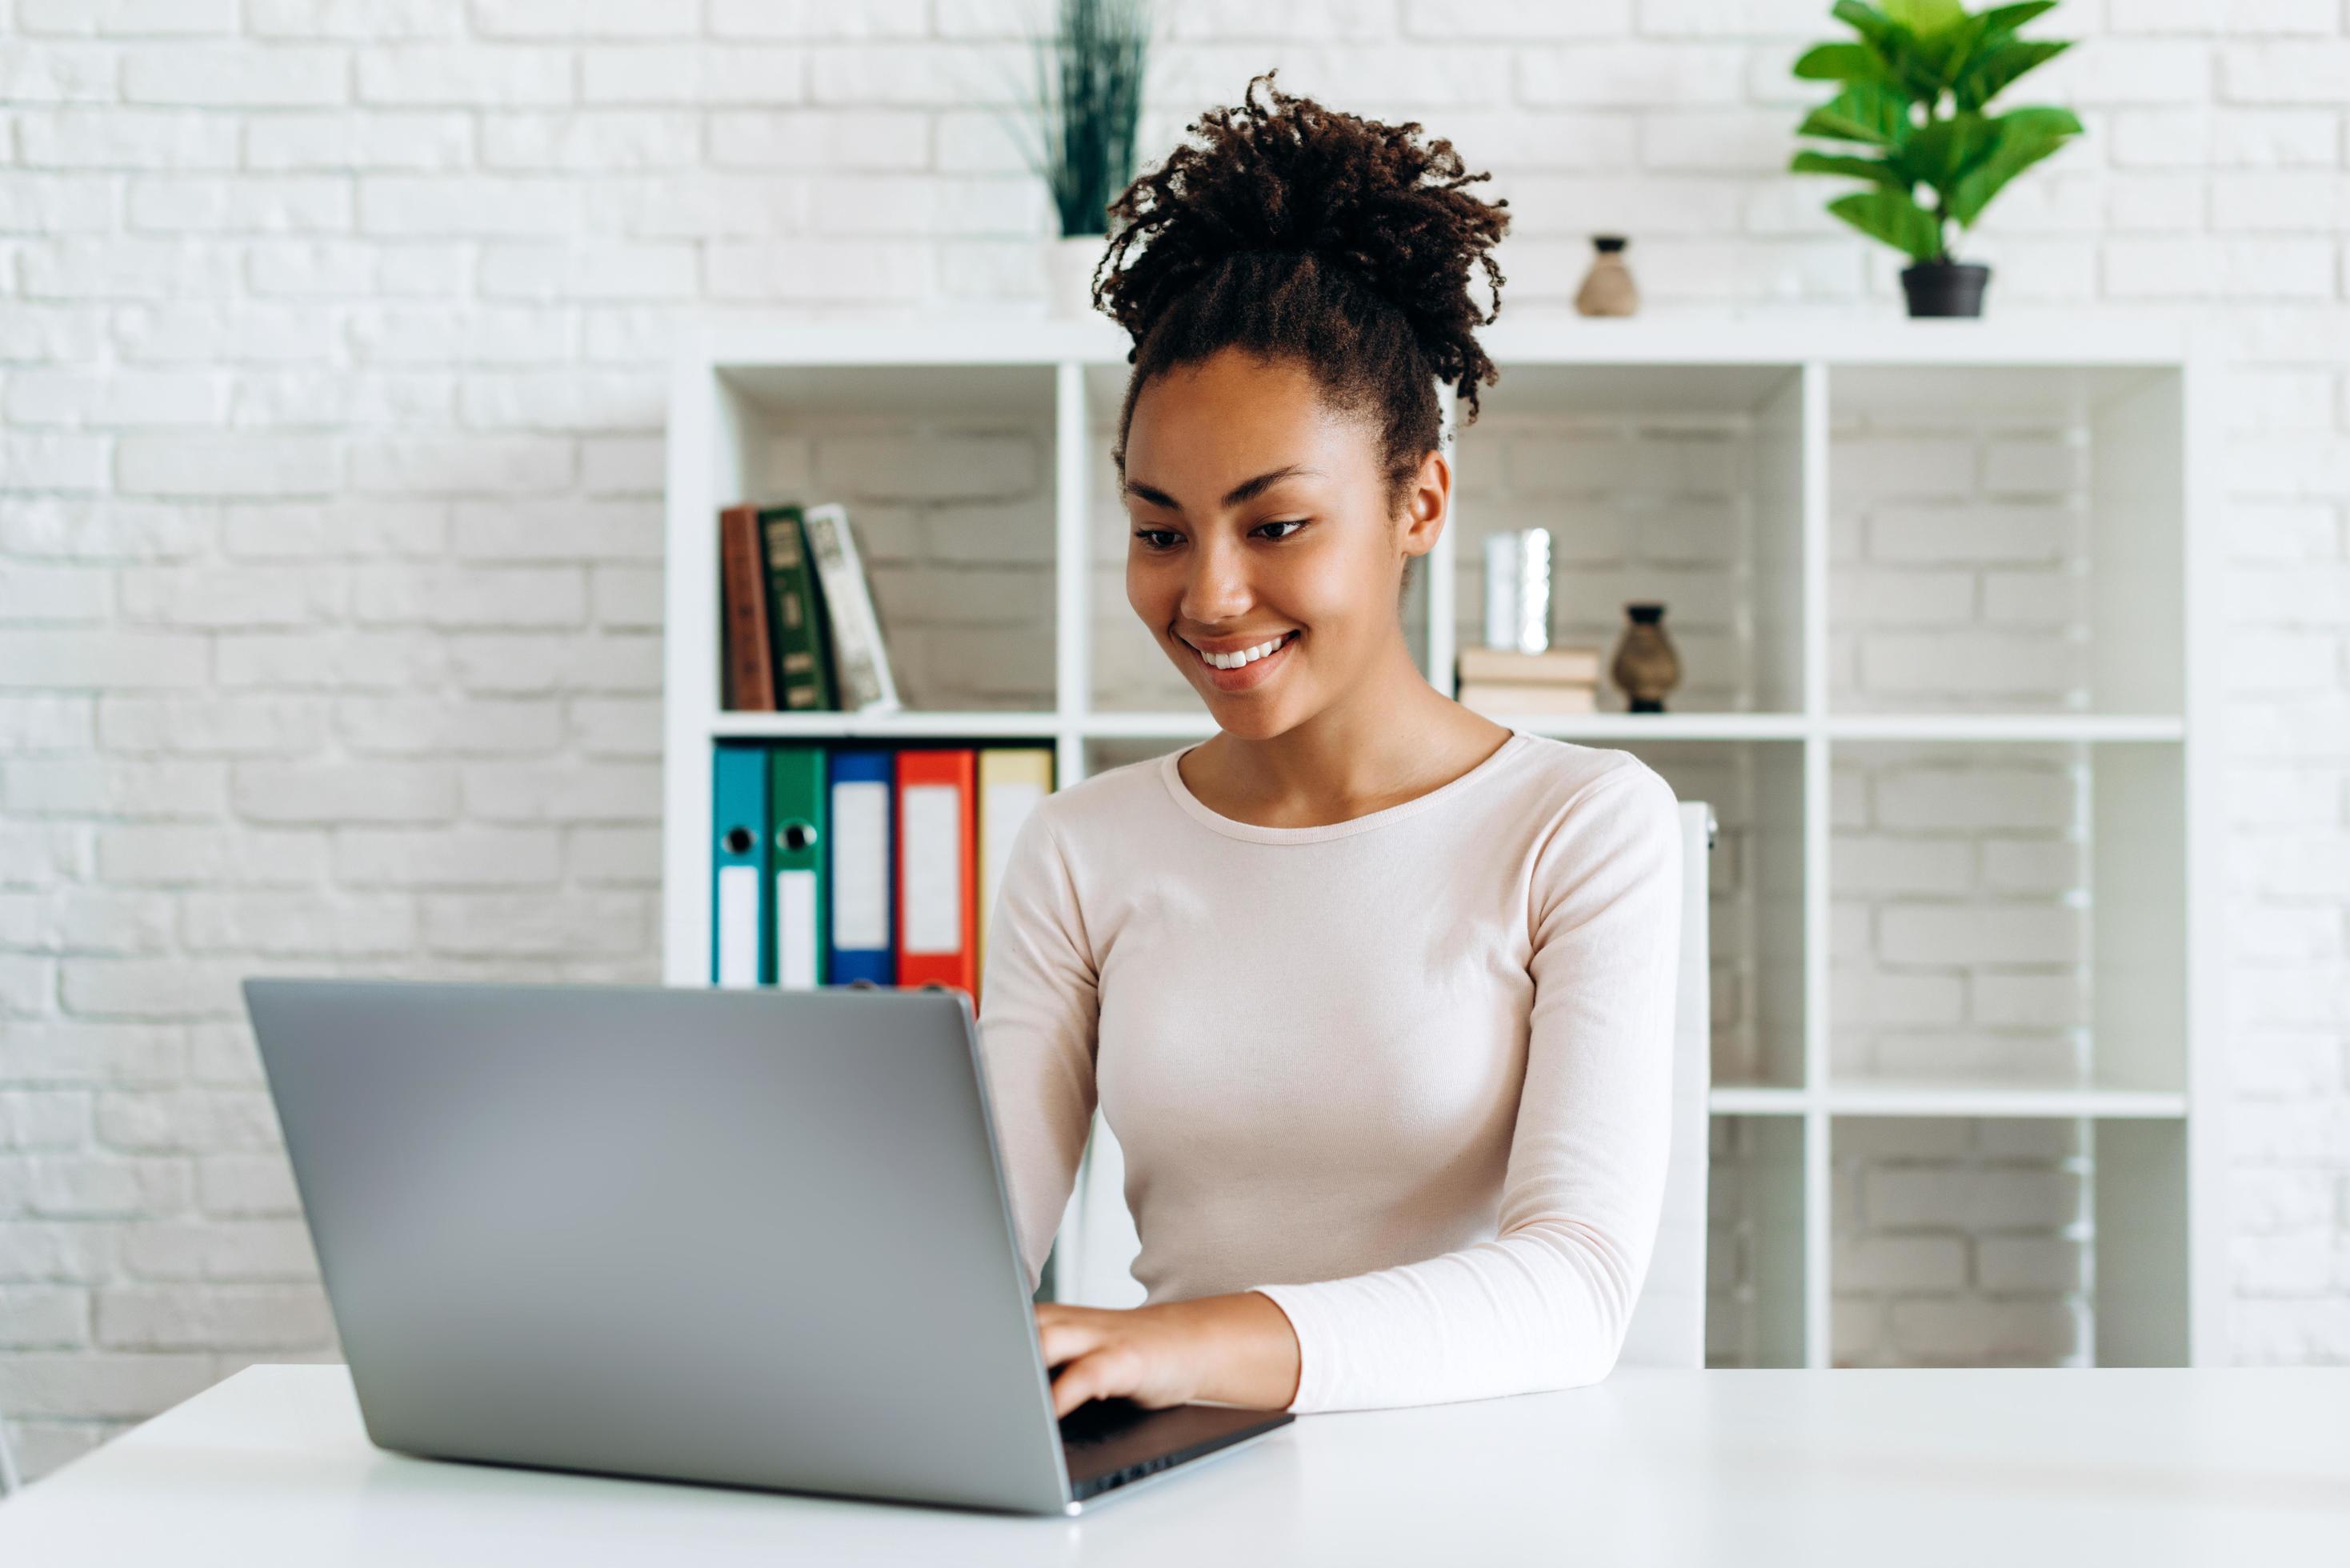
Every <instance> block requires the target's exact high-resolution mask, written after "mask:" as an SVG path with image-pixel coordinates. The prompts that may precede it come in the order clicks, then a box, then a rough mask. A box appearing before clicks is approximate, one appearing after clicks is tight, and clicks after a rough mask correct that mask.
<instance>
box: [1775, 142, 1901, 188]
mask: <svg viewBox="0 0 2350 1568" xmlns="http://www.w3.org/2000/svg"><path fill="white" fill-rule="evenodd" d="M1787 172H1788V173H1790V174H1848V175H1850V176H1851V177H1852V178H1854V179H1856V180H1866V181H1867V182H1870V183H1871V184H1874V185H1885V186H1889V187H1891V188H1892V189H1894V190H1896V191H1907V190H1908V189H1909V186H1908V182H1907V181H1905V180H1903V179H1902V178H1901V174H1900V171H1898V170H1897V169H1895V168H1894V167H1893V165H1892V164H1890V163H1887V162H1885V161H1882V160H1881V159H1876V158H1851V157H1847V156H1846V155H1845V154H1843V153H1841V152H1809V151H1805V152H1798V153H1796V154H1795V156H1794V160H1793V161H1791V162H1789V163H1788V165H1787Z"/></svg>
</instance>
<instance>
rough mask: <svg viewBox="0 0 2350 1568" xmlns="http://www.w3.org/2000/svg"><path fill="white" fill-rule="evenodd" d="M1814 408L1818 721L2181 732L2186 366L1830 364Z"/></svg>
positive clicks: (2183, 629)
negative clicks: (2040, 723) (1824, 658)
mask: <svg viewBox="0 0 2350 1568" xmlns="http://www.w3.org/2000/svg"><path fill="white" fill-rule="evenodd" d="M1827 400H1828V408H1829V431H1828V457H1827V473H1826V493H1827V499H1828V542H1829V548H1828V568H1829V570H1828V577H1829V583H1828V606H1827V642H1828V669H1827V675H1828V701H1829V706H1830V709H1831V711H1835V712H1836V713H1837V714H1839V715H1841V714H1847V713H1850V714H1866V713H1895V712H1899V713H1912V714H1930V713H1933V712H1937V711H1952V712H1966V713H1970V714H1974V715H1977V716H1984V715H1995V714H1998V713H2002V712H2009V713H2016V714H2033V713H2051V714H2063V713H2083V714H2095V715H2101V716H2108V717H2113V718H2116V719H2122V720H2143V721H2146V722H2151V723H2163V722H2176V721H2177V720H2178V717H2179V716H2180V715H2181V714H2182V713H2183V712H2184V704H2185V701H2186V686H2187V682H2186V647H2187V638H2186V633H2187V626H2186V586H2185V585H2186V561H2187V555H2186V522H2187V504H2188V493H2189V490H2188V485H2189V473H2188V462H2189V455H2188V450H2187V441H2186V422H2185V421H2186V380H2185V375H2184V373H2183V371H2181V370H2180V369H2178V368H2177V367H2171V368H2168V369H2163V368H2149V367H2145V366H2086V367H2070V368H2060V369H2052V368H2049V367H2046V366H2032V367H2025V366H2013V367H2010V366H1994V365H1976V366H1909V365H1869V366H1838V367H1835V368H1833V369H1831V370H1830V371H1829V372H1828V377H1827Z"/></svg>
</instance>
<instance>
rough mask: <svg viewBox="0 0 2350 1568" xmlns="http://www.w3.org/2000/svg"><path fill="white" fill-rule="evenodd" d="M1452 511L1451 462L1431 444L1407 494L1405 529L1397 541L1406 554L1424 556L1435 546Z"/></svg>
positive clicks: (1404, 513) (1403, 522) (1404, 506)
mask: <svg viewBox="0 0 2350 1568" xmlns="http://www.w3.org/2000/svg"><path fill="white" fill-rule="evenodd" d="M1451 510H1452V463H1451V460H1450V459H1448V458H1447V457H1446V456H1445V455H1444V454H1443V453H1442V452H1439V451H1437V450H1436V449H1435V448H1433V447H1430V449H1429V451H1428V452H1427V455H1425V456H1423V457H1422V458H1421V459H1420V460H1419V472H1418V473H1416V474H1414V475H1413V476H1412V480H1411V484H1410V486H1409V489H1407V490H1406V491H1405V493H1404V504H1403V514H1402V518H1401V522H1402V531H1401V532H1400V533H1399V535H1398V536H1397V541H1396V542H1397V543H1398V544H1399V545H1401V546H1402V548H1403V553H1404V554H1405V555H1407V556H1425V555H1427V554H1428V553H1429V552H1430V550H1433V549H1434V548H1436V541H1437V540H1438V539H1439V538H1440V537H1441V536H1442V535H1443V533H1444V520H1445V518H1446V517H1447V516H1448V515H1449V514H1451Z"/></svg>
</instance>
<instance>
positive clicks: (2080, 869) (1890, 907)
mask: <svg viewBox="0 0 2350 1568" xmlns="http://www.w3.org/2000/svg"><path fill="white" fill-rule="evenodd" d="M2184 782H2185V759H2184V754H2183V747H2182V746H2180V745H2178V744H2176V743H2171V742H2131V741H2117V742H2037V743H2033V742H2016V743H2012V744H2006V743H1960V742H1836V743H1835V745H1834V746H1833V748H1832V752H1831V777H1830V802H1831V804H1830V815H1831V823H1832V831H1833V836H1832V838H1831V840H1830V844H1829V856H1828V858H1829V864H1830V872H1829V892H1830V913H1829V929H1830V934H1829V963H1830V976H1831V979H1830V988H1829V992H1830V1002H1829V1014H1830V1023H1831V1028H1830V1038H1829V1044H1830V1068H1829V1072H1830V1086H1831V1088H1832V1091H1833V1092H1835V1094H1836V1095H1837V1096H1841V1094H1842V1092H1843V1091H1844V1090H1845V1089H1846V1086H1847V1085H1849V1086H1850V1087H1851V1088H1852V1090H1853V1091H1854V1092H1855V1093H1860V1094H1874V1095H1877V1096H1880V1097H1882V1096H1908V1098H1907V1099H1906V1100H1904V1101H1903V1102H1902V1103H1904V1104H1906V1105H1908V1106H1928V1105H1930V1104H1932V1100H1931V1098H1930V1096H1932V1095H1935V1094H1947V1095H1950V1096H1971V1097H1972V1098H1973V1099H1974V1100H1975V1102H1976V1104H1977V1105H1979V1106H1981V1107H1982V1108H1984V1109H1987V1110H1988V1109H1991V1108H1995V1107H1997V1106H2002V1105H2009V1106H2025V1105H2029V1104H2030V1103H2031V1101H2032V1098H2033V1096H2072V1097H2074V1099H2076V1100H2078V1101H2080V1102H2081V1103H2083V1104H2095V1100H2096V1096H2117V1095H2118V1096H2128V1095H2152V1096H2160V1097H2159V1098H2156V1099H2148V1100H2144V1101H2140V1102H2130V1101H2126V1100H2116V1101H2115V1102H2114V1103H2115V1104H2116V1105H2122V1104H2132V1103H2135V1104H2136V1105H2137V1106H2138V1108H2139V1111H2140V1113H2141V1114H2160V1108H2161V1107H2169V1106H2183V1103H2184V1100H2183V1097H2184V1095H2185V1092H2186V1089H2187V1087H2188V1070H2187V1024H2186V1020H2187V1004H2188V991H2187V988H2188V966H2187V962H2186V929H2187V898H2186V886H2187V883H2186V866H2185V855H2184V842H2185V838H2184V836H2185V798H2184ZM1832 1103H1834V1104H1835V1105H1836V1106H1837V1107H1838V1108H1842V1106H1843V1101H1842V1100H1841V1098H1840V1097H1839V1098H1838V1099H1836V1100H1835V1101H1833V1102H1832ZM1887 1103H1892V1102H1890V1101H1888V1102H1887ZM1952 1108H1953V1109H1956V1108H1958V1107H1957V1106H1953V1107H1952Z"/></svg>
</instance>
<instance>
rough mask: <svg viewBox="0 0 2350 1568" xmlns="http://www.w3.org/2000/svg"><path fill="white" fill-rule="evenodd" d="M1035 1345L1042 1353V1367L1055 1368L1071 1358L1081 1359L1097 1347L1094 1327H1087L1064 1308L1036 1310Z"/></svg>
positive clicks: (1098, 1336)
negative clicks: (1043, 1355)
mask: <svg viewBox="0 0 2350 1568" xmlns="http://www.w3.org/2000/svg"><path fill="white" fill-rule="evenodd" d="M1036 1341H1037V1344H1038V1345H1040V1346H1042V1347H1043V1349H1044V1352H1045V1366H1060V1365H1061V1363H1063V1362H1065V1361H1066V1360H1068V1359H1069V1358H1070V1357H1072V1356H1076V1355H1084V1354H1085V1353H1086V1352H1087V1351H1088V1350H1091V1349H1092V1348H1093V1347H1094V1346H1095V1345H1098V1344H1100V1343H1101V1328H1100V1325H1099V1324H1091V1323H1087V1321H1086V1320H1085V1319H1084V1318H1083V1317H1080V1316H1077V1315H1076V1314H1072V1313H1071V1312H1070V1311H1069V1309H1068V1308H1066V1307H1045V1306H1039V1307H1038V1308H1037V1309H1036Z"/></svg>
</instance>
